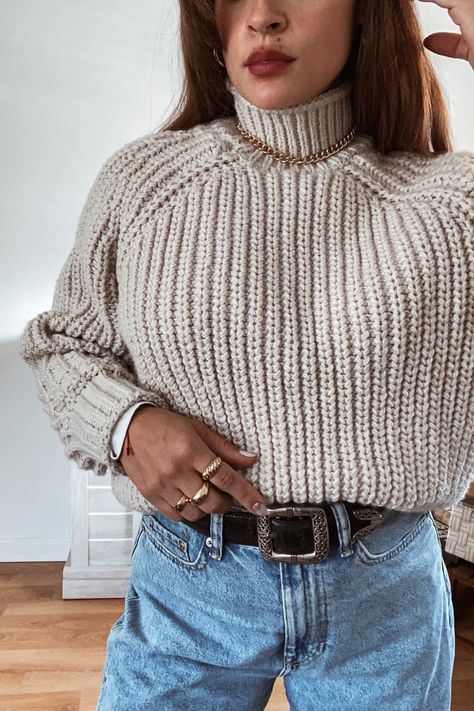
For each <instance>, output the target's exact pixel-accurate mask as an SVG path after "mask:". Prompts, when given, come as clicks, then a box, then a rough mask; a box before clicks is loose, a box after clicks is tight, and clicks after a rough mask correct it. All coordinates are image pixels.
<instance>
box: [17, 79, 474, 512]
mask: <svg viewBox="0 0 474 711" xmlns="http://www.w3.org/2000/svg"><path fill="white" fill-rule="evenodd" d="M227 85H228V88H229V89H230V91H231V93H232V95H233V98H234V102H235V108H236V112H237V114H238V116H239V117H240V119H241V122H242V124H243V126H244V127H245V128H246V129H247V130H248V131H250V133H252V134H254V135H256V136H257V137H258V138H260V139H262V140H264V141H266V142H267V143H269V144H270V145H272V146H274V147H276V148H278V149H280V150H281V151H283V152H287V153H291V154H295V153H296V154H300V155H307V154H310V153H313V152H316V151H319V150H321V149H324V148H326V147H328V146H330V145H332V144H334V143H335V142H336V141H338V140H339V139H340V138H341V137H342V136H343V135H344V134H346V133H348V131H349V130H350V129H351V127H352V125H353V115H352V101H351V91H352V84H351V82H350V81H348V82H345V83H344V84H342V85H340V86H339V87H336V88H335V89H331V90H329V91H327V92H325V93H323V94H320V95H319V96H317V97H315V98H314V99H312V100H310V101H307V102H305V103H301V104H299V105H297V106H293V107H289V108H285V109H271V110H264V109H260V108H258V107H256V106H254V105H252V104H251V103H249V102H248V101H247V100H246V99H245V98H244V97H243V96H241V95H240V94H239V93H238V92H237V90H236V88H235V87H234V86H233V85H231V84H230V82H229V80H227ZM473 233H474V154H473V153H470V152H467V151H464V152H457V153H450V154H441V155H431V156H420V155H417V154H411V153H407V152H392V153H390V154H388V155H387V156H385V157H384V156H383V155H382V154H381V153H379V152H378V151H376V150H375V148H374V146H373V141H372V140H371V139H370V138H369V137H368V136H365V135H361V134H356V136H355V138H354V140H353V141H352V142H351V143H350V144H349V145H348V146H346V147H345V148H343V149H342V150H341V151H339V152H338V153H336V154H335V155H333V156H331V157H330V158H327V159H325V160H323V161H321V162H319V163H314V164H286V163H283V162H282V161H279V160H277V159H275V158H274V157H272V156H269V155H266V154H265V153H263V152H262V151H259V150H258V149H256V148H255V147H254V146H253V145H252V144H251V143H250V142H248V141H247V140H245V138H243V136H241V134H240V133H239V131H238V130H237V128H236V126H235V122H234V118H233V117H227V118H220V119H216V120H214V121H211V122H210V123H208V124H200V125H198V126H195V127H194V128H192V129H189V130H183V131H174V132H169V131H164V132H156V133H150V134H147V135H145V136H142V137H140V138H138V139H135V140H133V141H131V142H130V143H128V144H126V145H125V146H124V147H122V148H120V149H119V150H117V151H116V152H115V153H114V154H113V155H112V156H111V157H110V158H108V159H107V160H106V161H105V163H104V164H103V166H102V168H101V170H100V171H99V174H98V176H97V178H96V180H95V182H94V184H93V185H92V188H91V190H90V192H89V195H88V198H87V201H86V204H85V206H84V208H83V211H82V214H81V217H80V220H79V225H78V229H77V234H76V238H75V242H74V245H73V247H72V249H71V251H70V253H69V256H68V257H67V260H66V262H65V264H64V266H63V268H62V271H61V273H60V275H59V277H58V280H57V283H56V289H55V293H54V299H53V303H52V308H51V309H50V310H49V311H45V312H42V313H40V314H38V315H37V316H35V317H34V318H33V319H31V320H30V321H29V322H28V324H27V325H26V327H25V330H24V333H23V335H22V341H21V355H22V357H23V358H24V360H25V361H27V362H28V363H29V364H30V365H31V367H32V369H33V371H34V374H35V377H36V380H37V384H38V393H39V398H40V399H41V402H42V405H43V407H44V408H45V410H46V412H47V414H48V416H49V418H50V420H51V423H52V426H53V427H54V428H55V429H56V430H57V432H58V434H59V436H60V438H61V440H62V442H63V443H64V446H65V453H66V455H67V457H69V458H70V459H72V460H74V461H76V462H77V464H78V466H79V467H80V468H82V469H92V470H93V471H94V472H95V473H96V474H105V473H106V471H107V468H109V469H110V470H111V473H112V488H113V493H114V494H115V496H116V498H117V499H118V500H119V501H120V502H122V503H123V504H124V505H125V506H127V507H129V508H130V509H135V510H137V511H142V512H147V513H151V512H153V511H155V510H156V507H154V506H153V505H151V504H150V502H147V501H146V499H144V497H143V496H142V495H141V494H140V493H139V492H138V490H137V488H136V487H135V486H134V484H133V482H132V481H131V479H129V478H128V477H127V476H126V475H125V473H124V470H123V468H122V466H121V464H120V463H119V462H118V460H113V459H112V458H111V456H110V445H111V434H112V432H113V429H114V425H115V424H116V422H117V421H118V420H119V417H120V415H121V414H122V413H124V412H125V411H126V410H127V408H129V406H130V405H132V404H134V403H137V402H139V401H142V400H146V401H151V402H153V403H155V404H156V405H158V406H160V407H164V408H168V409H171V410H173V411H175V412H179V413H181V414H183V415H186V416H192V417H195V418H199V419H201V420H202V421H204V422H205V423H206V424H207V425H208V426H209V427H211V428H212V429H214V430H215V431H217V432H218V433H219V434H220V435H221V436H223V437H225V438H228V439H230V440H231V441H233V442H234V443H235V444H236V445H238V446H239V447H241V448H244V449H247V450H251V451H253V452H257V453H258V459H257V461H256V463H255V464H254V465H253V466H251V467H249V468H247V469H245V470H242V472H241V473H242V475H243V476H246V477H247V478H248V479H249V480H250V481H251V482H252V483H253V484H255V485H256V486H257V487H258V488H259V489H260V491H261V492H262V493H263V494H264V495H265V496H266V497H267V498H268V501H269V503H276V502H288V501H291V500H292V501H295V502H298V503H302V502H315V503H317V502H321V501H327V502H334V501H337V500H345V501H358V502H360V503H367V504H369V503H371V504H374V505H379V506H388V507H390V508H395V509H399V510H408V509H411V510H415V511H424V510H430V509H433V508H437V507H442V506H451V505H453V504H454V503H456V502H457V501H459V500H460V499H461V498H462V497H463V496H464V494H465V493H466V491H467V488H468V485H469V482H470V481H471V479H473V478H474V380H473V374H474V339H473V333H474V241H473Z"/></svg>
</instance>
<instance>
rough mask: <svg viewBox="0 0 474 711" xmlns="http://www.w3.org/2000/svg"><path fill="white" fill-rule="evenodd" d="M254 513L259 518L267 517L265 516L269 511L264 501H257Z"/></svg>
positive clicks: (253, 508)
mask: <svg viewBox="0 0 474 711" xmlns="http://www.w3.org/2000/svg"><path fill="white" fill-rule="evenodd" d="M252 511H253V512H254V513H256V514H257V516H265V514H267V513H268V509H267V507H266V506H265V504H264V502H263V501H257V503H255V504H254V505H253V506H252Z"/></svg>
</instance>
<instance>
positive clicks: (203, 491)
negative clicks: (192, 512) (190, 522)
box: [189, 481, 210, 504]
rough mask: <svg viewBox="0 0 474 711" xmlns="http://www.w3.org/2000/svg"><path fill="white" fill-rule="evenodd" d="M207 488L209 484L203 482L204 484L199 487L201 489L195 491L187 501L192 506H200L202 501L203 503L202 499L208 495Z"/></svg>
mask: <svg viewBox="0 0 474 711" xmlns="http://www.w3.org/2000/svg"><path fill="white" fill-rule="evenodd" d="M209 487H210V484H209V482H208V481H205V482H204V484H203V485H202V486H201V488H200V489H199V490H198V491H196V493H195V494H194V496H192V497H191V499H189V500H190V501H191V502H192V503H193V504H200V503H201V502H202V501H204V499H205V498H206V496H207V495H208V493H209Z"/></svg>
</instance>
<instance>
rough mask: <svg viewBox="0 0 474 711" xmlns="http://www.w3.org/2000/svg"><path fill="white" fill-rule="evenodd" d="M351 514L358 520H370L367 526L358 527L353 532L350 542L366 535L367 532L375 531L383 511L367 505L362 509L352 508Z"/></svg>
mask: <svg viewBox="0 0 474 711" xmlns="http://www.w3.org/2000/svg"><path fill="white" fill-rule="evenodd" d="M352 515H353V516H354V517H355V518H357V519H359V521H370V523H369V525H368V526H364V528H360V529H359V530H358V531H356V532H355V533H354V534H353V536H352V538H351V542H352V543H354V541H357V540H358V539H359V538H363V537H364V536H367V535H368V534H369V533H372V531H375V529H376V528H379V526H381V525H382V519H383V511H382V510H380V509H376V508H372V507H370V506H367V507H365V508H363V509H354V510H353V511H352Z"/></svg>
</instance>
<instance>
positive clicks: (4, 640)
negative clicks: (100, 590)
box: [0, 562, 474, 711]
mask: <svg viewBox="0 0 474 711" xmlns="http://www.w3.org/2000/svg"><path fill="white" fill-rule="evenodd" d="M63 567H64V562H58V563H49V562H48V563H0V711H17V710H18V709H28V711H59V710H60V711H95V707H96V702H97V696H98V693H99V688H100V683H101V677H102V666H103V662H104V654H105V641H106V639H107V635H108V633H109V629H110V627H111V625H112V623H113V622H114V621H115V620H116V619H117V617H118V616H119V615H120V614H121V612H122V610H123V600H122V599H118V600H62V598H61V589H62V582H61V581H62V569H63ZM455 612H456V662H455V668H454V678H453V705H452V711H474V588H468V587H464V586H462V585H461V587H460V588H459V587H458V589H457V591H456V595H455ZM288 708H289V707H288V703H287V701H286V698H285V693H284V689H283V682H282V679H281V678H279V679H278V680H277V682H276V683H275V686H274V690H273V694H272V697H271V700H270V702H269V704H268V705H267V711H288ZM150 711H152V710H150ZM183 711H185V710H184V709H183Z"/></svg>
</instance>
